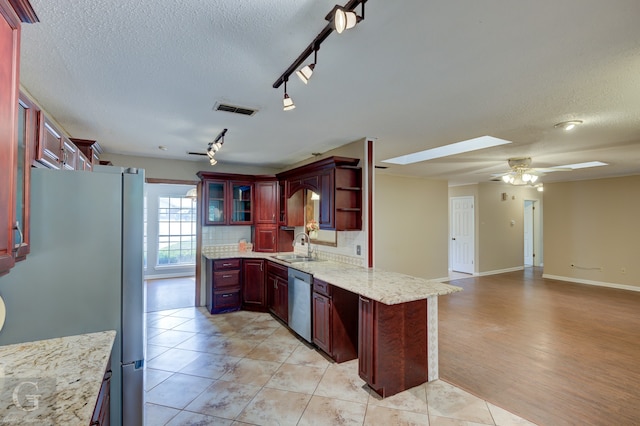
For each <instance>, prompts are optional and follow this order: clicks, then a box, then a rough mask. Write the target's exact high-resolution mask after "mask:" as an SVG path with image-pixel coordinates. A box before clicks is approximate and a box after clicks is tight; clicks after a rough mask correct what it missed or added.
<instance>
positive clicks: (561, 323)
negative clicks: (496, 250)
mask: <svg viewBox="0 0 640 426" xmlns="http://www.w3.org/2000/svg"><path fill="white" fill-rule="evenodd" d="M449 283H450V284H453V285H457V286H460V287H463V288H464V291H462V292H460V293H456V294H452V295H448V296H445V297H441V298H439V320H440V325H439V339H440V341H439V343H440V378H441V379H443V380H445V381H447V382H449V383H451V384H453V385H455V386H458V387H460V388H462V389H465V390H467V391H469V392H471V393H472V394H474V395H476V396H478V397H480V398H482V399H485V400H487V401H489V402H491V403H493V404H495V405H497V406H499V407H502V408H504V409H507V410H509V411H511V412H513V413H515V414H517V415H519V416H521V417H524V418H525V419H528V420H530V421H532V422H534V423H537V424H539V425H553V426H556V425H638V424H640V293H639V292H633V291H626V290H617V289H611V288H602V287H595V286H589V285H583V284H573V283H567V282H563V281H556V280H550V279H543V278H542V270H541V269H540V268H527V269H525V271H519V272H512V273H506V274H500V275H491V276H486V277H471V278H466V279H458V280H452V281H450V282H449Z"/></svg>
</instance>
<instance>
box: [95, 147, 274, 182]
mask: <svg viewBox="0 0 640 426" xmlns="http://www.w3.org/2000/svg"><path fill="white" fill-rule="evenodd" d="M100 160H108V161H111V162H112V163H113V165H114V166H119V167H137V168H139V169H144V170H145V177H147V178H155V179H176V180H189V181H194V182H197V181H199V180H200V179H198V176H196V173H198V172H199V171H200V170H204V171H208V172H220V173H240V174H248V175H253V174H256V175H258V174H275V173H276V170H275V169H270V168H265V167H260V166H238V165H233V164H224V163H223V162H222V161H220V162H219V163H218V164H216V165H215V166H209V165H208V164H207V160H205V159H204V157H203V159H202V160H200V161H186V160H173V159H163V158H151V157H137V156H128V155H118V154H109V153H104V154H102V155H101V156H100Z"/></svg>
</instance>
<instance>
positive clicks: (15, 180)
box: [0, 0, 38, 275]
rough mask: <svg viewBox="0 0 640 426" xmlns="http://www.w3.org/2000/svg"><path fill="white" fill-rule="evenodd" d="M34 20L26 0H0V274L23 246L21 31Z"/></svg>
mask: <svg viewBox="0 0 640 426" xmlns="http://www.w3.org/2000/svg"><path fill="white" fill-rule="evenodd" d="M37 21H38V17H37V16H36V14H35V12H34V11H33V8H32V7H31V5H30V4H29V2H28V1H27V0H23V1H20V2H16V1H8V0H0V182H2V185H0V275H3V274H5V273H7V272H8V271H9V270H10V269H11V268H12V267H13V265H14V264H15V256H16V255H18V254H19V253H18V251H20V249H21V246H22V242H21V241H20V240H19V239H17V238H19V237H18V236H16V235H17V234H19V231H18V230H19V229H20V226H23V227H28V223H27V222H28V219H27V221H24V214H23V212H22V211H20V210H21V208H23V207H24V206H25V205H28V202H27V204H22V203H23V202H24V201H25V200H28V198H26V199H25V198H24V195H25V191H26V193H27V194H28V186H29V182H28V176H29V172H28V171H25V170H24V169H23V170H19V168H22V167H24V164H25V163H24V162H23V161H22V159H24V157H22V159H20V158H19V156H21V155H22V156H28V152H27V151H26V150H25V147H24V146H22V145H21V143H22V141H20V140H19V139H18V114H19V99H20V31H21V25H22V23H23V22H28V23H33V22H37ZM19 164H20V166H19ZM25 178H26V179H27V180H25ZM16 210H18V212H17V211H16ZM20 221H23V222H22V223H20ZM16 222H18V225H16ZM16 245H17V246H18V247H16ZM16 248H17V249H18V250H16Z"/></svg>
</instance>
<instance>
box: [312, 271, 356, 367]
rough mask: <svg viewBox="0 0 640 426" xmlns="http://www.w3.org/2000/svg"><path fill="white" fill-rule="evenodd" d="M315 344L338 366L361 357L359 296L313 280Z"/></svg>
mask: <svg viewBox="0 0 640 426" xmlns="http://www.w3.org/2000/svg"><path fill="white" fill-rule="evenodd" d="M312 310H313V343H315V344H316V345H317V346H318V348H320V349H321V350H323V351H324V352H325V353H326V354H327V355H329V356H330V357H331V358H332V359H333V360H334V361H336V362H337V363H341V362H345V361H349V360H352V359H356V358H357V357H358V295H357V294H355V293H352V292H350V291H347V290H344V289H341V288H339V287H335V286H332V285H331V284H329V283H327V282H324V281H321V280H319V279H314V280H313V304H312Z"/></svg>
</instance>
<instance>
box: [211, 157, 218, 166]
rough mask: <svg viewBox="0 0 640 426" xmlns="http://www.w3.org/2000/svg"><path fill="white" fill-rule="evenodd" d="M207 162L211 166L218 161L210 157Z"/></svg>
mask: <svg viewBox="0 0 640 426" xmlns="http://www.w3.org/2000/svg"><path fill="white" fill-rule="evenodd" d="M209 164H211V165H212V166H215V165H216V164H218V162H217V161H216V159H215V158H213V157H211V159H210V160H209Z"/></svg>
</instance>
